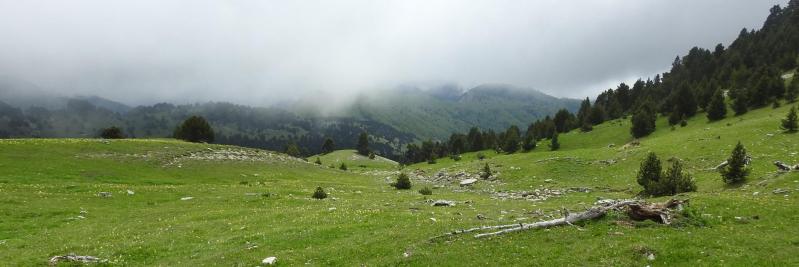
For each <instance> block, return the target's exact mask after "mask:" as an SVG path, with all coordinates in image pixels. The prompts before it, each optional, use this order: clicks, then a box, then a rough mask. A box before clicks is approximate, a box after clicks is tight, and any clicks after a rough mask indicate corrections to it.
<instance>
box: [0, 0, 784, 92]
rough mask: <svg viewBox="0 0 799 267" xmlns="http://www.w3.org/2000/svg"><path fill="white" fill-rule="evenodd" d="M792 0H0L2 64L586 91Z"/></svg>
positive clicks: (104, 78) (344, 85) (133, 73)
mask: <svg viewBox="0 0 799 267" xmlns="http://www.w3.org/2000/svg"><path fill="white" fill-rule="evenodd" d="M786 2H787V0H735V1H731V0H703V1H698V0H676V1H675V0H661V1H654V0H624V1H622V0H605V1H594V0H572V1H562V0H552V1H500V0H486V1H481V0H470V1H456V0H452V1H436V0H419V1H415V0H413V1H412V0H397V1H380V0H364V1H331V0H320V1H255V0H253V1H202V0H187V1H170V0H153V1H150V0H130V1H115V0H97V1H83V0H70V1H63V0H53V1H40V0H0V76H6V77H15V78H19V79H24V80H27V81H30V82H32V83H34V84H37V85H39V86H41V87H43V88H48V90H53V91H55V92H56V93H58V94H65V95H72V94H82V95H88V94H94V95H99V96H103V97H107V98H111V99H114V100H118V101H121V102H125V103H130V104H138V103H152V102H156V101H172V102H178V103H185V102H193V101H208V100H225V101H233V102H238V103H244V104H251V105H268V104H271V103H274V102H275V101H280V100H283V99H287V98H297V97H313V98H320V99H336V98H344V97H349V96H350V95H352V94H354V93H356V92H361V91H365V90H379V89H381V88H391V87H394V86H396V85H398V84H405V83H436V82H454V83H457V84H460V85H461V86H462V87H464V88H468V87H471V86H476V85H479V84H482V83H506V84H513V85H517V86H522V87H530V88H536V89H539V90H541V91H543V92H546V93H549V94H552V95H556V96H564V97H585V96H592V97H593V96H594V95H596V93H598V92H599V91H601V90H604V89H607V88H609V87H611V86H613V85H614V84H618V83H619V82H620V81H629V80H634V79H635V78H637V77H647V76H651V75H653V74H655V73H659V72H662V71H665V70H667V68H668V67H669V65H670V63H671V61H672V60H673V59H674V57H675V56H677V55H683V54H685V53H687V51H688V49H690V48H691V47H693V46H701V47H707V48H712V47H713V46H714V45H715V44H716V43H724V44H725V45H727V44H729V42H731V41H732V40H734V38H735V37H736V36H737V35H738V32H739V31H740V29H741V28H743V27H747V28H753V27H754V28H760V26H761V25H762V23H763V21H764V20H765V18H766V16H767V15H768V10H769V8H770V7H771V6H772V5H775V4H780V5H782V6H785V4H786Z"/></svg>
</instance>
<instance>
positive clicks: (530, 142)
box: [522, 134, 535, 151]
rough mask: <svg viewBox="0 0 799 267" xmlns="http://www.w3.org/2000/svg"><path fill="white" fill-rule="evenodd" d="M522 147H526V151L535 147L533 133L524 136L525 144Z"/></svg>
mask: <svg viewBox="0 0 799 267" xmlns="http://www.w3.org/2000/svg"><path fill="white" fill-rule="evenodd" d="M522 149H524V151H530V150H533V149H535V137H534V136H533V135H532V134H527V135H525V136H524V145H522Z"/></svg>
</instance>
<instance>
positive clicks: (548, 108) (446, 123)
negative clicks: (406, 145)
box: [347, 85, 580, 139]
mask: <svg viewBox="0 0 799 267" xmlns="http://www.w3.org/2000/svg"><path fill="white" fill-rule="evenodd" d="M579 104H580V102H579V101H578V100H575V99H564V98H556V97H553V96H549V95H546V94H544V93H541V92H539V91H536V90H532V89H522V88H518V87H513V86H510V85H481V86H478V87H475V88H472V89H470V90H468V91H466V92H462V93H461V92H460V91H453V90H452V88H446V87H445V88H441V89H432V90H421V89H415V88H410V89H409V88H405V89H399V90H393V91H389V92H381V93H380V94H378V95H364V96H362V97H361V98H360V99H359V100H358V101H357V102H356V103H355V104H354V105H353V106H352V107H351V109H350V110H349V112H348V113H347V114H348V115H350V116H353V117H355V118H361V119H365V120H372V121H376V122H380V123H384V124H387V125H390V126H393V127H394V128H396V129H398V130H400V131H403V132H408V133H414V134H415V135H416V136H418V137H419V138H422V139H427V138H433V139H445V138H447V137H449V135H450V134H452V133H453V132H464V131H467V130H468V129H469V128H470V127H475V126H477V127H480V128H483V129H495V130H504V129H505V128H507V127H508V126H510V125H517V126H520V127H526V126H527V125H528V124H530V123H531V122H532V121H534V120H536V119H538V118H543V117H544V116H547V115H552V114H554V113H555V112H557V111H558V110H559V109H562V108H566V109H568V110H569V111H572V112H574V111H575V110H576V109H577V108H578V106H579Z"/></svg>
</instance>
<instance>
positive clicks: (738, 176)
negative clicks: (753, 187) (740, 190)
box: [720, 142, 749, 184]
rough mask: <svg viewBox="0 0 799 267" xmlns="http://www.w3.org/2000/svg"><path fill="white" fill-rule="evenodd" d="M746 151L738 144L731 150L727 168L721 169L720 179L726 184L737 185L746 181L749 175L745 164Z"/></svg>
mask: <svg viewBox="0 0 799 267" xmlns="http://www.w3.org/2000/svg"><path fill="white" fill-rule="evenodd" d="M747 161H748V159H747V156H746V149H745V148H744V146H743V145H742V144H741V142H738V145H736V146H735V149H733V150H732V154H731V155H730V158H729V159H727V166H725V167H724V168H722V169H721V171H720V172H721V177H722V179H723V180H724V182H725V183H727V184H737V183H741V182H743V181H745V180H746V176H748V175H749V169H748V168H747V167H746V164H747Z"/></svg>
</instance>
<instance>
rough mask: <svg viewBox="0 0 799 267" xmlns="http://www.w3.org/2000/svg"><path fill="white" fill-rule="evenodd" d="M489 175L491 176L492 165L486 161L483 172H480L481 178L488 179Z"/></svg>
mask: <svg viewBox="0 0 799 267" xmlns="http://www.w3.org/2000/svg"><path fill="white" fill-rule="evenodd" d="M488 177H491V167H489V166H488V163H486V165H485V166H483V172H482V173H480V178H483V179H488Z"/></svg>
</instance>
